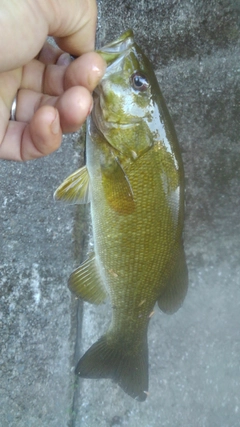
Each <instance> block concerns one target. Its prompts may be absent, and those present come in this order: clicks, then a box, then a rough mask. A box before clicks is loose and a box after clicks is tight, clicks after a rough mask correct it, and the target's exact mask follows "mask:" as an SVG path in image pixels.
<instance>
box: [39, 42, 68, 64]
mask: <svg viewBox="0 0 240 427" xmlns="http://www.w3.org/2000/svg"><path fill="white" fill-rule="evenodd" d="M63 53H64V52H63V51H62V50H61V49H59V47H57V46H53V45H51V44H50V43H48V42H45V43H44V45H43V47H42V49H41V50H40V52H39V54H38V55H37V56H36V58H35V59H38V60H39V61H41V62H42V63H43V64H56V62H57V60H58V58H59V56H61V55H62V54H63Z"/></svg>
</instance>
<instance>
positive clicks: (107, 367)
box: [75, 335, 148, 401]
mask: <svg viewBox="0 0 240 427" xmlns="http://www.w3.org/2000/svg"><path fill="white" fill-rule="evenodd" d="M75 373H76V374H77V375H79V376H80V377H83V378H95V379H96V378H111V379H112V380H113V381H115V382H117V383H118V384H119V386H120V387H121V388H122V389H123V390H124V391H125V392H126V393H127V394H129V395H130V396H131V397H133V398H134V399H136V400H139V401H144V400H145V399H146V397H147V394H148V393H147V391H148V349H147V342H145V343H144V345H142V348H141V349H140V350H139V351H138V352H137V351H135V352H134V351H131V348H126V347H124V345H122V343H121V342H119V341H116V342H115V341H112V340H108V336H107V335H103V336H102V337H101V338H100V339H99V340H98V341H97V342H96V343H95V344H93V345H92V347H90V348H89V350H88V351H87V352H86V353H85V354H84V355H83V357H82V358H81V359H80V360H79V362H78V364H77V367H76V370H75Z"/></svg>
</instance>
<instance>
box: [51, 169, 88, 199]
mask: <svg viewBox="0 0 240 427" xmlns="http://www.w3.org/2000/svg"><path fill="white" fill-rule="evenodd" d="M54 198H55V200H62V201H64V202H67V203H75V204H84V203H89V202H90V194H89V175H88V170H87V168H86V166H83V167H82V168H81V169H78V170H77V171H75V172H74V173H72V174H71V175H70V176H68V177H67V178H66V179H65V180H64V181H63V183H62V184H61V185H60V186H59V187H58V188H57V190H56V191H55V193H54Z"/></svg>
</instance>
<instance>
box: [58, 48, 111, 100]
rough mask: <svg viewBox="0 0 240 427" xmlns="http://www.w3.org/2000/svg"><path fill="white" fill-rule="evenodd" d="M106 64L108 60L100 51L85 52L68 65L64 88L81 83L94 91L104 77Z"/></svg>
mask: <svg viewBox="0 0 240 427" xmlns="http://www.w3.org/2000/svg"><path fill="white" fill-rule="evenodd" d="M106 66H107V64H106V62H105V61H104V59H103V58H102V57H101V56H100V55H99V54H98V53H96V52H91V53H85V54H83V55H82V56H81V57H80V58H78V59H75V61H73V62H71V64H70V65H69V66H68V67H67V69H66V73H65V75H64V89H67V88H69V87H71V86H78V85H80V86H84V87H86V88H87V89H88V90H89V91H90V92H92V91H93V90H94V89H95V87H96V86H97V84H98V83H99V81H100V80H101V78H102V77H103V75H104V72H105V70H106Z"/></svg>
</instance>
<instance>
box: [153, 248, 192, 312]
mask: <svg viewBox="0 0 240 427" xmlns="http://www.w3.org/2000/svg"><path fill="white" fill-rule="evenodd" d="M169 269H170V274H169V277H168V279H167V281H166V286H165V289H164V292H163V293H162V294H161V296H160V297H159V299H158V306H159V308H160V309H161V310H162V311H163V312H165V313H168V314H172V313H175V312H176V311H177V310H178V309H179V308H180V307H181V305H182V303H183V300H184V298H185V296H186V293H187V289H188V270H187V265H186V259H185V253H184V249H183V245H180V247H179V249H178V251H177V254H176V258H175V262H173V265H172V266H169Z"/></svg>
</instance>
